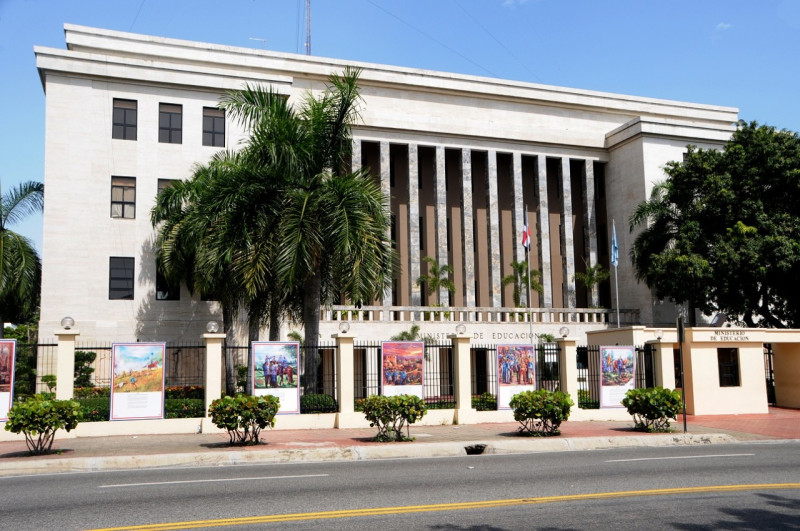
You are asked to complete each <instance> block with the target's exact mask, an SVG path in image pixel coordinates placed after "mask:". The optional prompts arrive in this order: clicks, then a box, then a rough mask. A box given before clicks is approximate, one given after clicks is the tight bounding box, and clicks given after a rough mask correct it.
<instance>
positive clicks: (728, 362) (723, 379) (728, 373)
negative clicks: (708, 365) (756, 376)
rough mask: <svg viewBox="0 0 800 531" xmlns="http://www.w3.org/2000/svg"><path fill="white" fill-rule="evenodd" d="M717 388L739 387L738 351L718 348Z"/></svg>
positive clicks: (736, 349)
mask: <svg viewBox="0 0 800 531" xmlns="http://www.w3.org/2000/svg"><path fill="white" fill-rule="evenodd" d="M717 365H718V366H719V386H720V387H739V385H740V384H739V349H738V348H730V347H727V348H718V349H717Z"/></svg>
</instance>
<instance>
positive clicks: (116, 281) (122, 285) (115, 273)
mask: <svg viewBox="0 0 800 531" xmlns="http://www.w3.org/2000/svg"><path fill="white" fill-rule="evenodd" d="M133 263H134V262H133V258H128V257H119V256H112V257H111V259H110V260H109V268H108V299H109V300H133Z"/></svg>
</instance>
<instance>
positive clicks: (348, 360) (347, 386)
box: [331, 332, 365, 428]
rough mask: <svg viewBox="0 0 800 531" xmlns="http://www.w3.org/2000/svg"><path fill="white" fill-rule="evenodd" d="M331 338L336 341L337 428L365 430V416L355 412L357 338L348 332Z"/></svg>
mask: <svg viewBox="0 0 800 531" xmlns="http://www.w3.org/2000/svg"><path fill="white" fill-rule="evenodd" d="M331 337H333V339H335V340H336V351H337V356H336V392H337V394H338V396H337V397H336V399H337V401H338V402H339V412H338V413H337V414H336V427H337V428H363V427H364V422H365V420H364V415H362V414H360V413H356V411H355V394H354V392H353V385H354V382H355V378H354V375H353V342H354V341H355V336H353V335H352V334H348V333H347V332H339V333H338V334H333V335H332V336H331Z"/></svg>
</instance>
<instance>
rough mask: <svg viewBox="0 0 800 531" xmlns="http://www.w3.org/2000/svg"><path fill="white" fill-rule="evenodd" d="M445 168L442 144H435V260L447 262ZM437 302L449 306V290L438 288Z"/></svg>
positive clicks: (442, 263) (440, 263) (441, 262)
mask: <svg viewBox="0 0 800 531" xmlns="http://www.w3.org/2000/svg"><path fill="white" fill-rule="evenodd" d="M447 237H448V234H447V169H446V167H445V158H444V146H436V260H437V262H439V265H444V264H447V260H448V258H447ZM439 302H440V303H441V304H442V305H443V306H450V292H449V291H447V290H446V289H445V288H439Z"/></svg>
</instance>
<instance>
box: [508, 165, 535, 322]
mask: <svg viewBox="0 0 800 531" xmlns="http://www.w3.org/2000/svg"><path fill="white" fill-rule="evenodd" d="M511 164H512V167H513V172H514V185H513V190H512V193H513V194H514V237H513V240H512V241H513V242H514V260H515V261H516V262H523V261H524V260H526V256H525V247H523V246H522V227H523V225H525V217H524V211H525V207H526V205H525V199H524V198H523V195H522V194H523V192H522V190H523V188H522V154H521V153H519V152H515V153H513V154H512V155H511ZM530 267H531V264H528V269H530ZM520 303H521V304H522V305H523V306H525V307H527V306H528V290H527V289H524V290H522V292H521V293H520Z"/></svg>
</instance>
